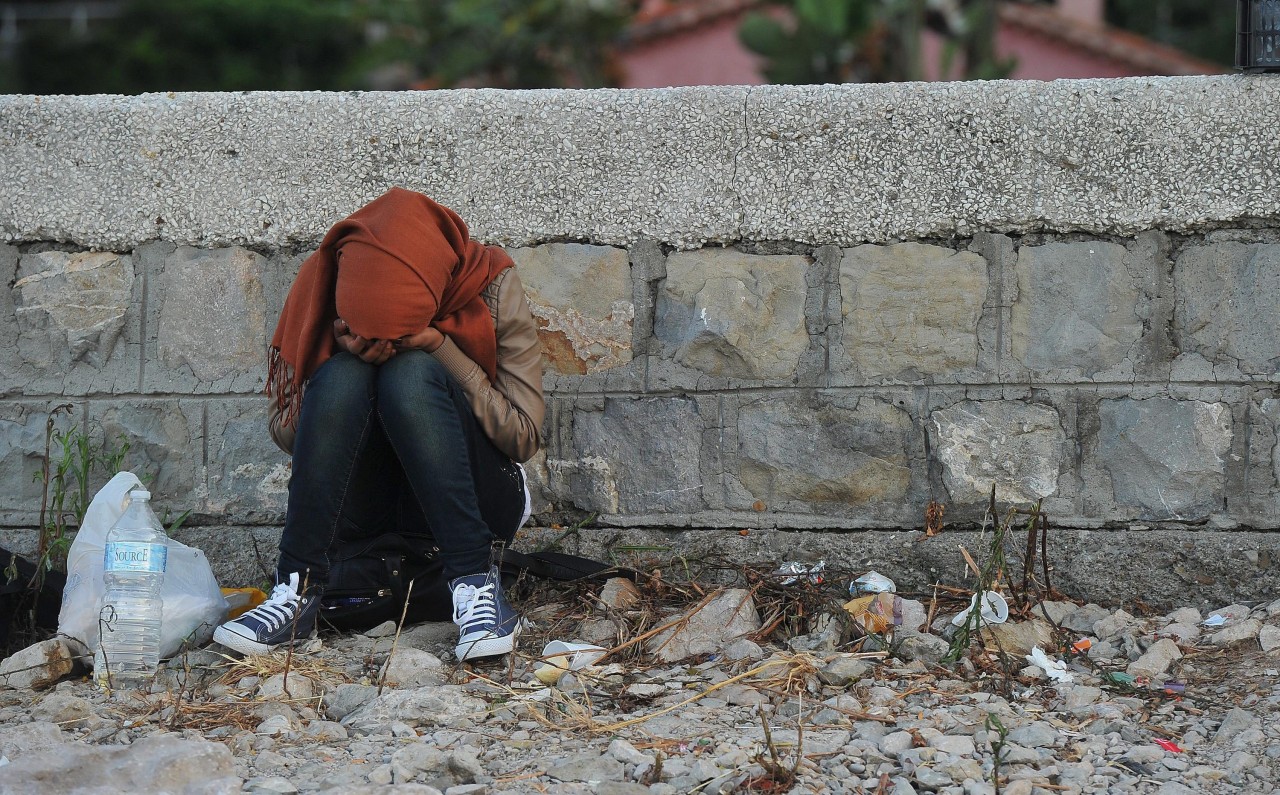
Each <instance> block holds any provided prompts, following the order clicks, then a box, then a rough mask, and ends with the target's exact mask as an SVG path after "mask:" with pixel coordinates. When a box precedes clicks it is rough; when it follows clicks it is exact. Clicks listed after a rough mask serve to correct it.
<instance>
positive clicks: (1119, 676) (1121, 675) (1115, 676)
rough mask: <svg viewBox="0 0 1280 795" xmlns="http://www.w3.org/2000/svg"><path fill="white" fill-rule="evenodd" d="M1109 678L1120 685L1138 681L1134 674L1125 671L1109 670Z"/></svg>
mask: <svg viewBox="0 0 1280 795" xmlns="http://www.w3.org/2000/svg"><path fill="white" fill-rule="evenodd" d="M1106 676H1107V678H1108V679H1110V680H1111V681H1112V682H1115V683H1116V684H1118V685H1132V684H1133V683H1134V682H1135V681H1136V677H1134V675H1133V674H1127V673H1125V672H1123V671H1108V672H1107V674H1106Z"/></svg>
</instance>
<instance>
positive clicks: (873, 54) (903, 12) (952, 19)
mask: <svg viewBox="0 0 1280 795" xmlns="http://www.w3.org/2000/svg"><path fill="white" fill-rule="evenodd" d="M996 6H997V2H996V0H969V2H967V3H964V4H961V5H957V6H956V13H954V14H952V15H950V16H949V17H948V16H943V15H940V14H938V13H932V14H930V13H929V9H928V3H927V2H926V0H775V2H770V3H766V4H764V7H763V10H761V11H757V12H753V13H751V14H748V15H747V16H746V17H745V18H744V19H743V21H742V24H741V26H740V27H739V29H738V37H739V39H740V40H741V41H742V43H743V45H744V46H745V47H746V48H747V49H749V50H751V51H753V52H755V53H757V54H759V55H761V56H763V57H764V59H765V63H764V68H763V71H764V75H765V77H767V78H768V79H769V81H770V82H772V83H786V84H815V83H879V82H892V81H905V80H923V79H924V74H925V70H924V64H923V62H922V58H923V56H922V54H921V45H920V41H921V33H922V31H923V30H924V28H925V26H926V25H929V27H930V28H931V29H933V30H936V31H937V32H939V33H941V34H942V36H943V37H944V40H945V42H946V44H945V46H944V48H943V53H942V63H940V64H938V67H939V71H940V72H941V73H942V74H952V73H953V69H955V70H957V76H959V77H962V78H966V79H994V78H999V77H1005V76H1007V75H1008V74H1009V72H1010V71H1012V69H1013V63H1012V62H1011V61H1001V60H998V59H997V58H996V56H995V47H994V39H995V24H996Z"/></svg>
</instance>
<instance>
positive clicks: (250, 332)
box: [144, 246, 275, 392]
mask: <svg viewBox="0 0 1280 795" xmlns="http://www.w3.org/2000/svg"><path fill="white" fill-rule="evenodd" d="M265 263H266V260H265V259H264V258H263V257H262V255H260V254H256V253H254V252H252V251H249V250H247V249H244V248H240V247H239V246H232V247H230V248H220V249H201V248H191V247H188V246H183V247H181V248H178V249H177V250H175V251H174V252H173V253H172V254H170V255H169V256H168V257H166V258H165V259H164V262H163V266H162V268H161V269H159V270H158V271H155V272H153V273H151V274H150V278H149V281H148V285H147V290H148V294H149V295H148V306H149V314H150V317H149V324H148V337H149V339H150V340H151V341H153V343H154V345H155V349H154V350H155V352H156V355H157V356H158V359H159V361H158V362H156V363H155V365H156V366H152V367H148V368H147V371H146V382H145V384H144V387H145V388H146V389H147V390H148V391H156V392H168V391H173V390H175V389H177V390H182V391H188V392H192V391H194V392H258V391H261V389H262V386H263V384H264V383H265V379H266V367H265V362H264V356H265V352H266V349H267V341H268V339H269V337H268V328H267V325H268V322H270V323H271V324H272V326H274V323H275V318H274V317H272V318H268V316H267V306H266V297H265V294H264V288H263V270H264V268H265Z"/></svg>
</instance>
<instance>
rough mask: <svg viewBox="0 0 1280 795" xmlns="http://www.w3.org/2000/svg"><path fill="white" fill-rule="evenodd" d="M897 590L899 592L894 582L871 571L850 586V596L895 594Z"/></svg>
mask: <svg viewBox="0 0 1280 795" xmlns="http://www.w3.org/2000/svg"><path fill="white" fill-rule="evenodd" d="M896 590H898V586H897V585H894V583H893V580H891V579H889V578H888V577H886V576H884V575H883V574H881V573H880V572H878V571H869V572H867V573H866V574H864V575H862V576H861V577H859V578H858V579H856V580H854V581H853V582H852V583H850V584H849V595H850V596H857V595H858V594H868V593H871V594H875V593H893V592H894V591H896Z"/></svg>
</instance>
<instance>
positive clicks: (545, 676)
mask: <svg viewBox="0 0 1280 795" xmlns="http://www.w3.org/2000/svg"><path fill="white" fill-rule="evenodd" d="M608 651H609V650H608V649H606V648H604V647H602V646H596V645H593V644H591V643H567V642H565V641H562V640H553V641H551V642H550V643H548V644H547V645H546V647H545V648H543V650H542V660H543V662H542V663H541V664H540V665H539V666H538V667H537V668H535V669H534V670H533V675H534V676H536V677H537V678H538V681H539V682H542V683H544V684H548V685H552V684H555V683H556V682H557V681H558V680H559V679H560V677H561V676H563V675H564V673H565V672H566V671H580V670H582V669H583V668H586V667H587V666H588V665H594V664H595V663H597V662H598V661H599V660H600V658H601V657H603V656H604V655H605V654H606V653H607V652H608Z"/></svg>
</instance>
